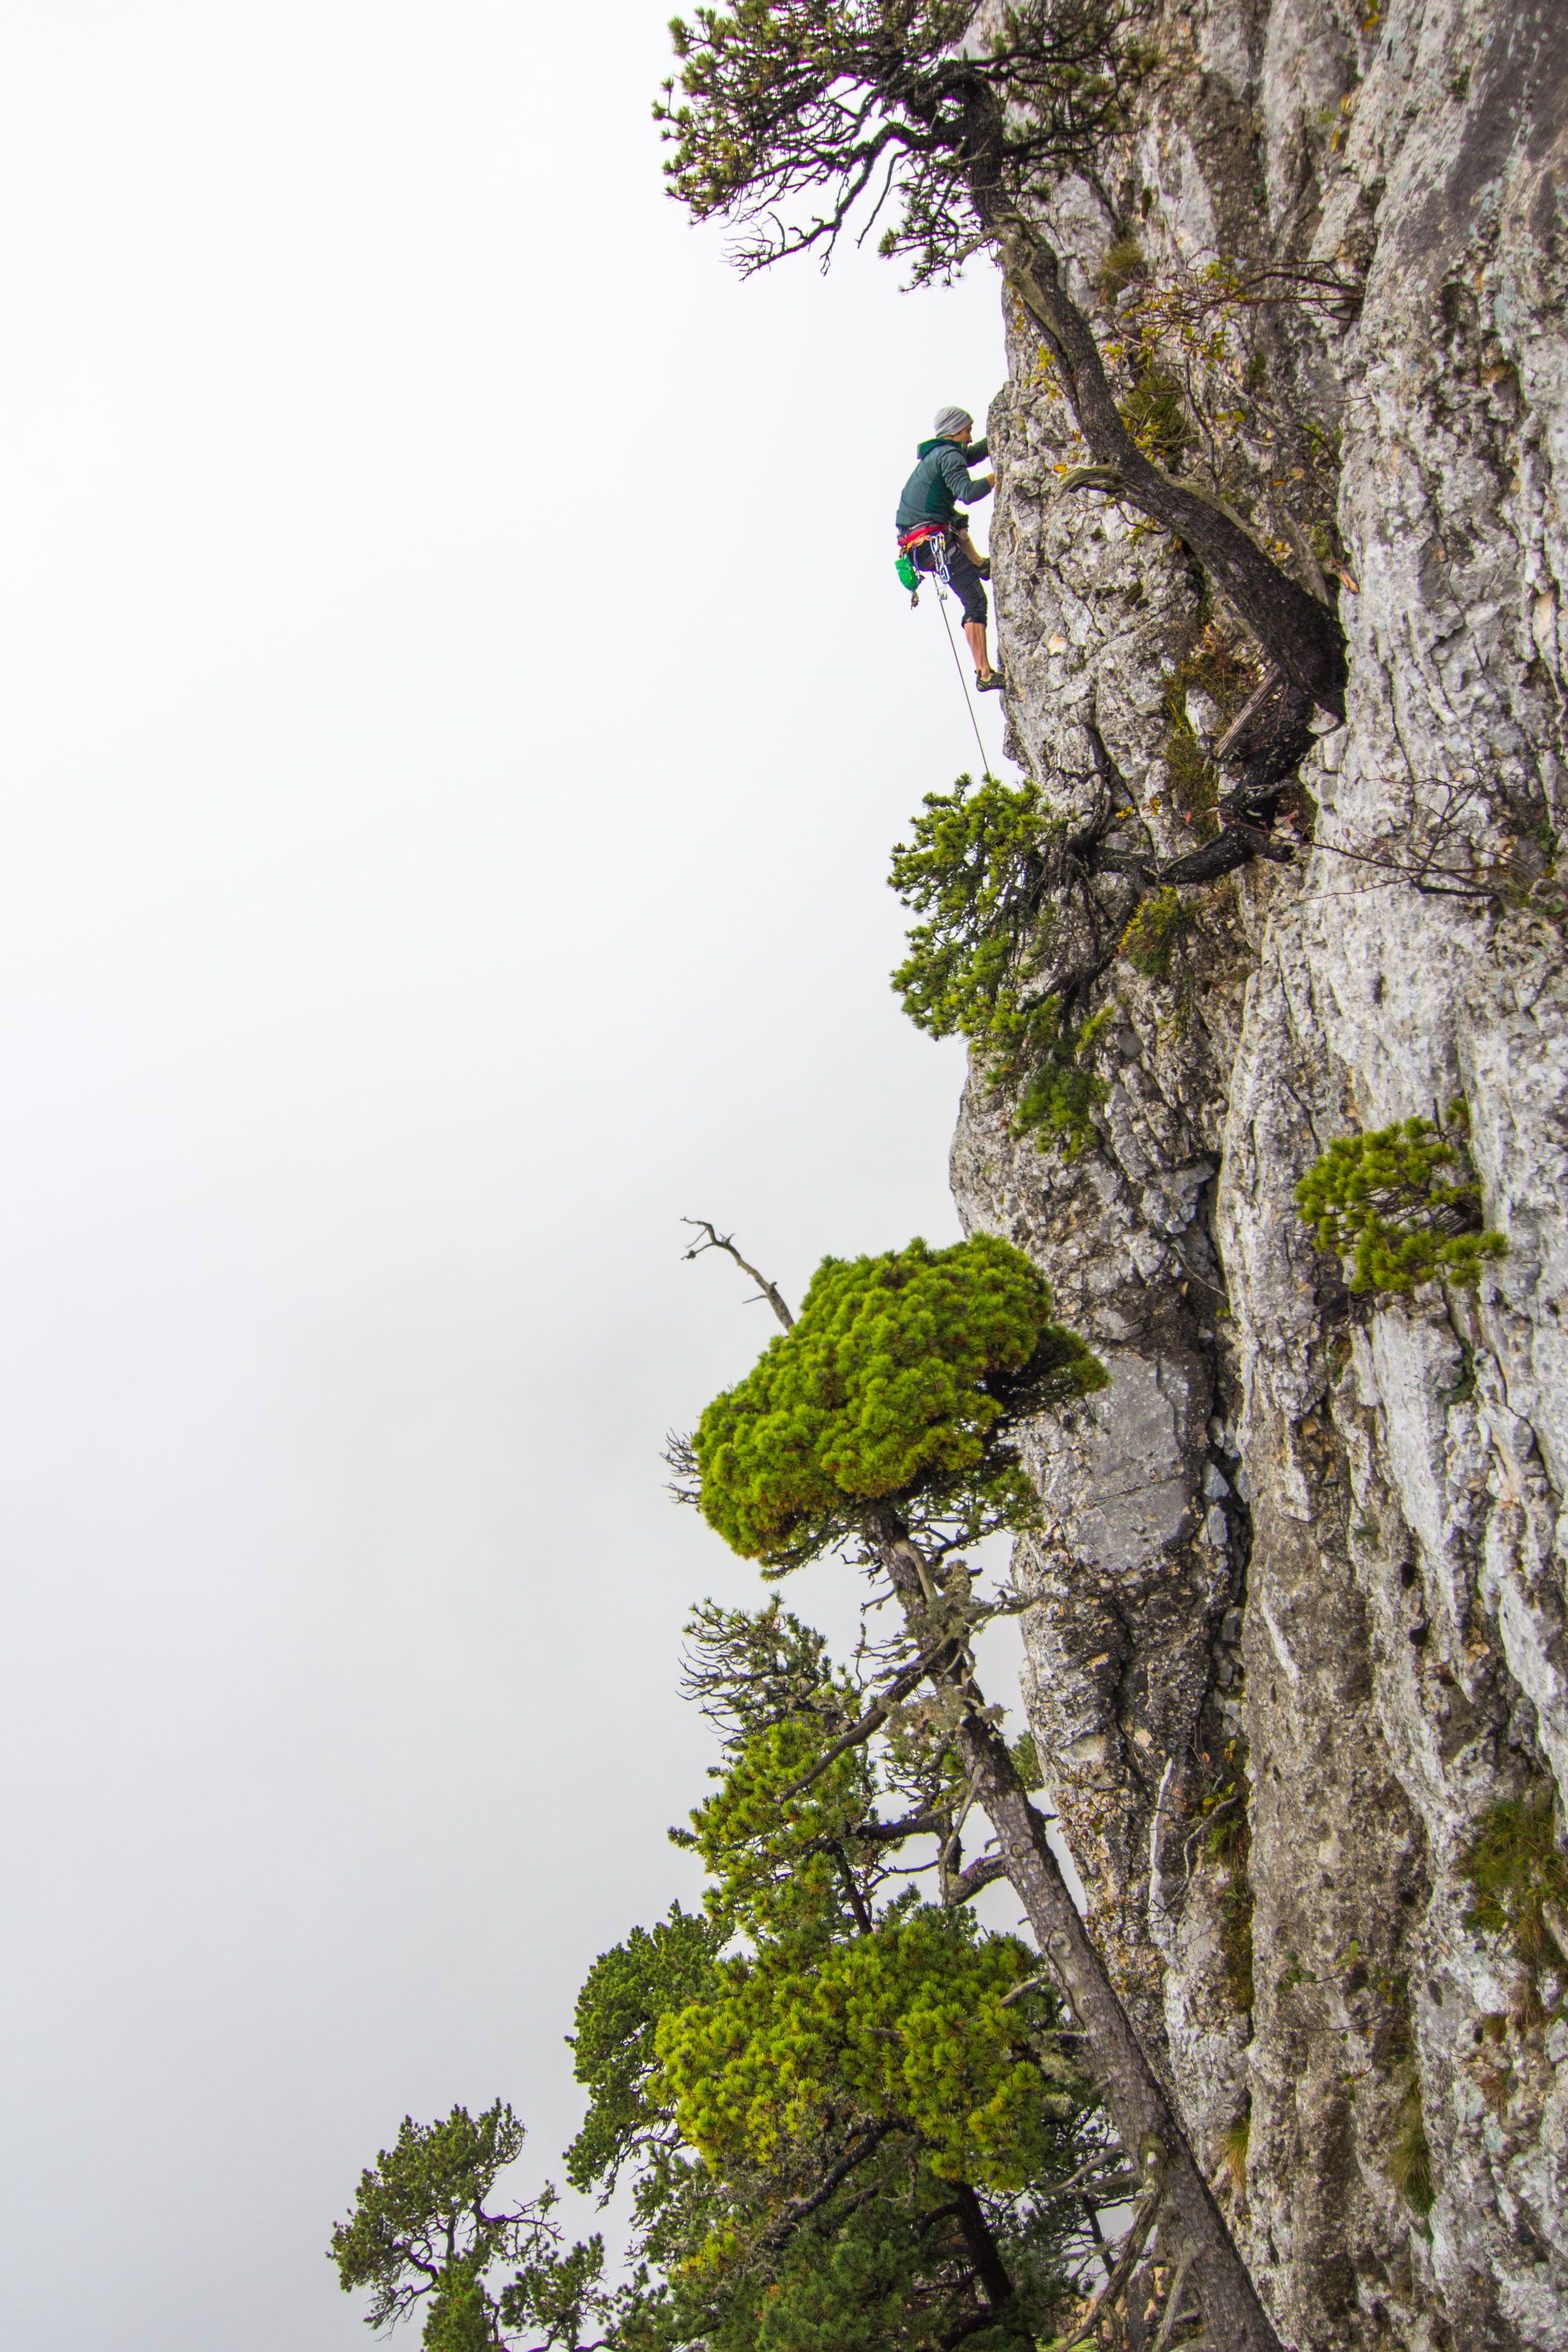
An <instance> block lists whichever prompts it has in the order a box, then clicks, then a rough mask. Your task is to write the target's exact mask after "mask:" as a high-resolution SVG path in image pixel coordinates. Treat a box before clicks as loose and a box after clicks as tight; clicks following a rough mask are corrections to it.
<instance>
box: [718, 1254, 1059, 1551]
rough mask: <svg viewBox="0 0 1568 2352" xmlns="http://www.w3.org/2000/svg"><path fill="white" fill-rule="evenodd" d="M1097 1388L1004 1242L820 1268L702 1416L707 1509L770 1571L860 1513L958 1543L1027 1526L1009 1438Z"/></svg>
mask: <svg viewBox="0 0 1568 2352" xmlns="http://www.w3.org/2000/svg"><path fill="white" fill-rule="evenodd" d="M1105 1381H1106V1374H1105V1371H1104V1370H1103V1367H1102V1366H1101V1365H1100V1362H1099V1361H1098V1360H1097V1359H1096V1357H1095V1356H1094V1355H1093V1354H1091V1352H1090V1351H1089V1349H1088V1348H1087V1347H1086V1346H1085V1345H1084V1343H1083V1341H1082V1340H1080V1339H1077V1338H1076V1337H1075V1336H1074V1335H1073V1333H1071V1332H1070V1331H1068V1330H1067V1329H1066V1328H1064V1327H1063V1326H1062V1325H1061V1324H1059V1323H1058V1322H1056V1321H1055V1320H1054V1318H1053V1316H1052V1311H1051V1296H1050V1292H1049V1289H1048V1288H1047V1284H1046V1282H1045V1279H1044V1277H1043V1276H1042V1275H1041V1274H1040V1273H1039V1271H1038V1269H1037V1267H1035V1266H1034V1265H1031V1264H1030V1262H1029V1260H1028V1259H1027V1258H1026V1257H1025V1255H1024V1254H1023V1252H1022V1251H1021V1250H1016V1249H1015V1248H1014V1247H1013V1246H1012V1244H1011V1243H1009V1242H1005V1241H1001V1240H999V1239H997V1238H996V1237H994V1235H992V1234H976V1235H975V1236H974V1237H973V1239H972V1240H970V1241H966V1242H958V1243H955V1244H953V1245H952V1247H951V1248H948V1249H938V1250H933V1249H930V1248H928V1247H927V1245H926V1244H925V1243H924V1242H921V1241H914V1242H911V1243H910V1244H909V1246H908V1248H907V1249H902V1250H891V1251H889V1252H887V1253H886V1254H885V1255H882V1256H880V1257H860V1258H853V1259H843V1258H832V1257H829V1258H825V1259H824V1260H823V1262H822V1264H821V1265H820V1266H819V1267H818V1268H817V1271H816V1275H815V1276H813V1278H812V1282H811V1286H810V1288H809V1289H808V1290H807V1292H806V1295H805V1302H804V1304H803V1306H802V1308H801V1312H800V1317H799V1319H798V1321H797V1322H796V1323H795V1326H794V1328H792V1329H791V1330H789V1331H786V1332H784V1333H783V1334H782V1335H781V1336H780V1337H779V1338H777V1339H773V1341H772V1342H771V1344H770V1345H769V1347H768V1348H767V1349H766V1350H765V1352H764V1353H763V1357H762V1358H761V1360H760V1361H759V1362H758V1363H757V1365H756V1367H755V1368H754V1370H752V1372H750V1373H749V1374H748V1375H747V1377H746V1378H745V1379H744V1380H743V1381H740V1382H739V1383H738V1384H737V1385H736V1386H735V1387H734V1388H732V1389H729V1390H726V1391H725V1392H724V1393H723V1395H721V1396H720V1397H717V1398H715V1399H714V1401H713V1402H712V1403H711V1404H710V1405H709V1407H708V1409H707V1411H706V1412H704V1413H703V1415H702V1418H701V1420H700V1423H698V1426H697V1430H696V1433H695V1435H694V1437H693V1440H692V1447H693V1452H694V1454H695V1458H696V1465H697V1470H698V1475H699V1478H700V1490H699V1496H700V1505H701V1508H702V1512H703V1516H704V1517H706V1518H707V1520H708V1522H709V1524H710V1526H711V1527H712V1528H715V1529H716V1530H717V1532H718V1533H719V1534H720V1535H721V1536H722V1537H723V1538H724V1540H725V1542H726V1543H728V1544H729V1545H730V1547H731V1549H732V1550H734V1551H737V1552H739V1553H740V1554H741V1556H742V1559H759V1560H762V1561H763V1562H764V1563H765V1564H766V1565H767V1566H768V1567H769V1568H772V1569H773V1570H784V1569H787V1568H792V1567H794V1566H795V1565H796V1564H798V1562H800V1561H801V1560H804V1559H810V1558H812V1557H814V1556H815V1555H816V1554H817V1553H819V1552H821V1551H823V1550H826V1549H829V1548H831V1546H833V1545H834V1544H835V1543H837V1542H838V1541H840V1540H842V1539H843V1538H845V1537H846V1536H847V1535H850V1534H852V1533H854V1532H855V1531H856V1529H857V1528H858V1526H859V1524H860V1521H861V1519H862V1517H863V1516H864V1513H865V1510H866V1508H867V1507H868V1505H870V1504H873V1503H879V1502H887V1503H891V1504H893V1505H894V1506H895V1507H897V1508H899V1509H900V1511H901V1512H903V1513H904V1514H905V1515H906V1516H909V1515H910V1514H913V1515H914V1517H916V1518H918V1519H920V1520H921V1522H922V1523H929V1522H931V1521H935V1520H939V1519H947V1520H949V1521H951V1522H952V1523H953V1524H955V1525H956V1527H957V1528H958V1530H959V1538H960V1539H961V1540H963V1541H964V1542H972V1541H973V1540H974V1539H975V1538H977V1537H979V1536H980V1535H982V1534H984V1533H986V1532H988V1531H990V1530H993V1529H994V1528H1004V1527H1022V1526H1026V1525H1027V1524H1028V1523H1029V1521H1030V1519H1031V1518H1032V1517H1033V1514H1034V1510H1035V1507H1036V1506H1035V1497H1034V1491H1033V1489H1032V1488H1031V1486H1029V1483H1028V1480H1027V1479H1026V1476H1025V1475H1024V1472H1023V1470H1022V1468H1021V1466H1020V1465H1019V1462H1018V1458H1017V1454H1016V1450H1015V1448H1014V1446H1013V1444H1011V1443H1010V1442H1009V1441H1010V1435H1011V1433H1012V1431H1013V1430H1014V1428H1015V1427H1016V1423H1018V1422H1019V1421H1020V1420H1021V1419H1022V1418H1023V1417H1025V1416H1026V1414H1029V1413H1032V1412H1043V1411H1045V1410H1047V1408H1048V1407H1051V1406H1056V1405H1060V1404H1063V1403H1066V1402H1070V1401H1071V1400H1072V1399H1074V1398H1078V1397H1082V1396H1086V1395H1088V1394H1089V1392H1090V1391H1093V1390H1095V1389H1098V1388H1101V1387H1103V1386H1104V1385H1105Z"/></svg>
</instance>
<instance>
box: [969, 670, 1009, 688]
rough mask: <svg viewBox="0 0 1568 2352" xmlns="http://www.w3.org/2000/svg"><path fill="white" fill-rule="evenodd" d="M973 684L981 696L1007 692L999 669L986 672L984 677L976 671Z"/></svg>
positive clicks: (1005, 682)
mask: <svg viewBox="0 0 1568 2352" xmlns="http://www.w3.org/2000/svg"><path fill="white" fill-rule="evenodd" d="M974 683H975V686H976V688H978V689H979V691H980V692H981V693H982V694H1005V692H1006V690H1007V681H1006V679H1005V677H1003V675H1002V673H1001V671H1000V670H999V669H994V670H989V671H987V673H986V675H985V676H984V677H981V675H980V672H979V671H978V670H976V671H975V673H974Z"/></svg>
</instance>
